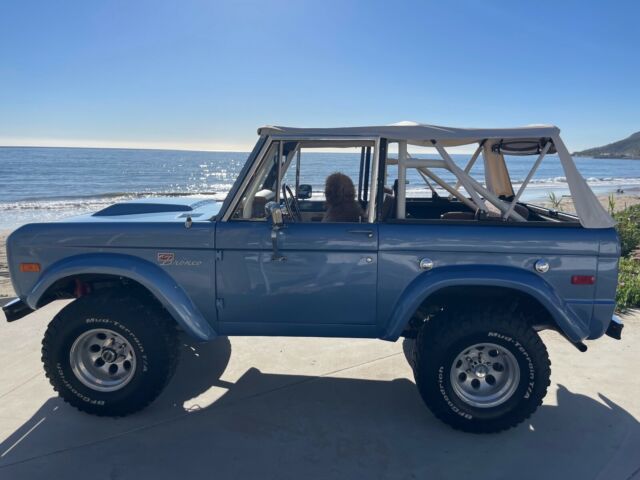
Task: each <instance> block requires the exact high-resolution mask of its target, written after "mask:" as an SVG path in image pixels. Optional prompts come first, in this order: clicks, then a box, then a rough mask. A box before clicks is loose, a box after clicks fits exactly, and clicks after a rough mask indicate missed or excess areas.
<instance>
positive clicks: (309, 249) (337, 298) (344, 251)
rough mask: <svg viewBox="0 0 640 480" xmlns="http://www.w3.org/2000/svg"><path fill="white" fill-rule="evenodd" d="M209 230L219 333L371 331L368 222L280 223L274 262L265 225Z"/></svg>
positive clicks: (372, 260)
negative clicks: (215, 258) (213, 245)
mask: <svg viewBox="0 0 640 480" xmlns="http://www.w3.org/2000/svg"><path fill="white" fill-rule="evenodd" d="M216 230H217V231H216V248H217V249H218V251H219V252H220V253H219V255H218V257H219V260H218V263H217V266H216V277H217V278H216V283H217V306H218V319H219V322H220V325H219V328H220V331H221V333H224V334H256V335H258V334H271V335H288V334H291V335H321V336H374V333H375V332H374V328H375V321H376V287H377V263H378V261H377V245H378V239H377V237H378V235H377V225H376V224H366V223H364V224H363V223H290V224H286V225H285V226H284V227H283V228H282V229H281V230H280V231H279V232H278V239H277V242H278V250H279V253H280V255H281V256H282V257H283V258H282V259H274V255H273V249H272V241H271V226H270V224H269V223H268V222H251V221H249V222H245V221H228V222H220V223H219V224H218V225H217V229H216Z"/></svg>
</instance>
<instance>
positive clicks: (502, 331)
mask: <svg viewBox="0 0 640 480" xmlns="http://www.w3.org/2000/svg"><path fill="white" fill-rule="evenodd" d="M481 343H491V344H495V345H498V346H500V347H501V348H503V349H507V350H508V351H509V352H510V353H511V354H512V355H513V357H514V358H515V360H517V365H518V368H519V381H518V382H514V383H517V387H515V391H514V393H513V394H512V395H511V396H510V397H509V398H508V399H507V400H505V401H504V403H502V404H500V405H497V406H494V407H478V406H474V405H470V404H469V403H468V402H467V401H465V400H464V399H463V398H462V397H461V396H459V395H458V394H457V393H456V391H455V390H454V389H453V387H452V385H451V383H452V380H451V377H450V372H451V369H452V367H454V365H453V363H454V361H455V360H456V357H457V356H458V355H459V354H460V353H461V352H464V351H465V349H466V348H469V347H471V346H472V345H474V344H481ZM550 375H551V363H550V361H549V355H548V353H547V349H546V348H545V346H544V344H543V343H542V340H541V339H540V337H539V336H538V334H537V333H536V332H535V331H534V330H533V329H532V328H531V326H530V323H529V322H528V321H527V319H526V318H525V316H524V314H522V313H520V312H517V311H516V312H506V311H501V310H500V309H496V308H492V307H481V308H478V309H477V310H471V309H468V310H457V311H453V312H449V313H448V314H446V315H445V314H443V315H442V316H441V317H440V318H437V317H436V318H434V319H432V320H429V321H428V322H427V323H426V324H425V325H424V326H423V327H422V328H421V330H420V332H419V333H418V338H417V341H416V351H415V364H414V376H415V380H416V385H417V387H418V390H419V392H420V395H421V396H422V399H423V400H424V402H425V404H426V405H427V407H429V409H430V410H431V411H432V412H433V414H434V415H435V416H436V417H437V418H439V419H440V420H442V421H443V422H445V423H447V424H448V425H450V426H452V427H453V428H455V429H458V430H463V431H465V432H473V433H491V432H499V431H502V430H506V429H508V428H511V427H514V426H516V425H518V424H519V423H521V422H523V421H524V420H526V419H527V418H529V417H530V416H531V414H532V413H533V412H534V411H535V410H536V409H537V408H538V406H540V404H541V403H542V400H543V398H544V396H545V395H546V393H547V387H548V386H549V382H550Z"/></svg>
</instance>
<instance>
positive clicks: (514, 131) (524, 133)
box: [258, 121, 615, 228]
mask: <svg viewBox="0 0 640 480" xmlns="http://www.w3.org/2000/svg"><path fill="white" fill-rule="evenodd" d="M258 135H264V136H272V135H283V136H288V135H290V136H292V137H317V138H320V137H333V138H335V137H343V136H344V137H363V136H364V137H380V138H386V139H387V140H389V141H391V142H398V143H405V144H410V145H419V146H429V147H431V146H435V147H436V148H439V149H440V150H439V153H440V154H441V155H445V156H447V157H448V154H447V153H446V151H442V149H443V148H447V147H457V146H461V145H470V144H474V143H477V144H479V147H478V148H479V149H482V148H483V145H484V149H485V150H484V153H483V155H484V156H485V166H486V167H491V165H494V166H497V167H498V169H500V168H502V169H503V170H504V169H505V167H504V166H502V167H501V166H500V165H501V164H502V165H503V164H504V157H503V155H502V154H497V155H494V154H492V153H491V151H490V148H491V146H492V145H494V144H496V143H501V142H502V141H503V140H508V141H518V140H545V141H546V139H549V140H551V143H549V146H548V147H547V148H546V149H545V150H544V151H543V152H542V153H541V155H540V157H539V159H538V161H537V162H536V164H535V166H534V169H533V170H532V172H531V174H530V175H532V174H533V173H534V171H535V168H537V166H538V164H539V162H540V161H541V160H542V158H543V157H544V155H545V153H555V154H557V155H558V157H559V158H560V163H561V164H562V169H563V170H564V176H565V178H566V179H567V185H568V187H569V191H570V192H571V197H572V199H573V203H574V206H575V209H576V214H577V216H578V218H579V219H580V223H581V224H582V226H583V227H585V228H611V227H613V226H614V225H615V221H614V220H613V218H611V216H610V215H609V214H608V213H607V211H606V210H605V209H604V207H603V206H602V205H601V204H600V202H599V201H598V198H597V197H596V196H595V195H594V193H593V192H592V191H591V188H589V186H588V185H587V182H586V181H585V179H584V178H583V177H582V175H580V172H579V171H578V169H577V168H576V166H575V164H574V162H573V159H572V158H571V154H570V153H569V150H567V148H566V146H565V145H564V143H563V141H562V139H561V138H560V129H559V128H558V127H556V126H554V125H528V126H525V127H515V128H452V127H441V126H437V125H427V124H423V123H416V122H406V121H405V122H400V123H395V124H392V125H379V126H370V127H340V128H294V127H280V126H265V127H261V128H259V129H258ZM543 143H546V142H543ZM401 164H402V160H400V165H401ZM449 166H450V168H451V169H452V172H453V173H454V174H455V175H456V176H457V177H458V180H459V181H460V182H461V183H462V184H464V185H465V188H466V189H467V190H468V191H469V190H473V188H469V187H472V185H471V183H470V182H471V181H472V180H471V179H470V178H469V175H468V173H467V172H463V171H461V170H460V169H458V168H457V167H456V166H455V165H454V164H453V161H452V160H450V158H449ZM486 170H488V169H487V168H486ZM504 171H505V172H506V170H504ZM504 178H505V179H506V181H508V182H510V181H509V176H508V174H506V175H505V176H504ZM529 179H530V178H529ZM529 179H528V180H527V182H528V181H529ZM465 180H466V181H465ZM495 182H496V179H495V178H494V179H492V178H487V182H486V183H487V185H489V184H490V183H495ZM403 184H404V182H403ZM525 186H526V182H525V184H523V185H522V187H521V189H523V188H524V187H525ZM477 190H478V191H479V192H480V193H481V194H482V195H483V196H489V195H491V192H490V191H487V189H486V188H482V186H478V187H477ZM494 190H495V188H494ZM509 190H511V186H509ZM470 193H471V192H470ZM518 196H519V193H518ZM518 196H516V198H515V199H514V200H513V204H514V205H515V203H516V201H517V199H518ZM476 200H478V199H476ZM400 203H401V202H398V204H400ZM476 203H479V202H478V201H476ZM480 203H481V202H480ZM492 203H494V204H496V205H497V206H498V207H499V208H501V209H503V210H504V209H505V205H504V202H502V201H501V200H499V199H495V200H494V201H493V202H492ZM507 208H508V207H507ZM509 210H512V208H511V209H509ZM504 213H505V215H513V216H516V217H517V214H515V213H514V212H512V211H509V212H504Z"/></svg>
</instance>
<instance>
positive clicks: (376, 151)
mask: <svg viewBox="0 0 640 480" xmlns="http://www.w3.org/2000/svg"><path fill="white" fill-rule="evenodd" d="M367 157H368V155H367ZM379 162H380V138H379V137H378V138H376V141H375V146H374V147H373V165H372V168H371V194H370V195H369V203H368V204H367V221H368V222H369V223H374V222H375V221H376V199H377V198H378V181H377V180H378V163H379Z"/></svg>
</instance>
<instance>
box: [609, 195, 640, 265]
mask: <svg viewBox="0 0 640 480" xmlns="http://www.w3.org/2000/svg"><path fill="white" fill-rule="evenodd" d="M613 218H614V219H615V220H616V222H618V224H617V226H616V229H617V230H618V235H619V236H620V245H621V247H622V256H624V257H626V256H627V255H629V254H630V253H631V252H632V251H633V250H635V249H636V248H638V246H640V205H633V206H631V207H628V208H625V209H624V210H622V211H620V212H618V213H616V214H614V216H613Z"/></svg>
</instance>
